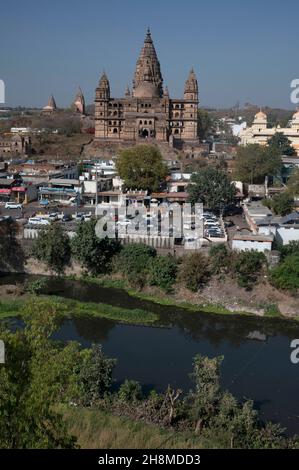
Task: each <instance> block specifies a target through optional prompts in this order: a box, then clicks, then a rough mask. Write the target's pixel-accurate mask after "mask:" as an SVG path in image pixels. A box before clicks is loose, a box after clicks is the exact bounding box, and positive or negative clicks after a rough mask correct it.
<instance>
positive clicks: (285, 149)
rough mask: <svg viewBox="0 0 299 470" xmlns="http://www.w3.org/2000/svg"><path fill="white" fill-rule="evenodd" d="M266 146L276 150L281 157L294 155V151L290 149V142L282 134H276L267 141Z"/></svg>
mask: <svg viewBox="0 0 299 470" xmlns="http://www.w3.org/2000/svg"><path fill="white" fill-rule="evenodd" d="M268 145H269V147H272V148H274V149H276V150H278V151H279V153H280V154H281V155H288V156H293V155H296V151H295V149H294V148H293V147H292V144H291V141H290V140H289V139H288V138H287V136H286V135H284V134H283V133H282V132H276V133H275V134H274V135H273V136H272V137H271V138H270V139H268Z"/></svg>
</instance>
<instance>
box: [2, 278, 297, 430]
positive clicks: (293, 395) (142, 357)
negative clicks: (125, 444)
mask: <svg viewBox="0 0 299 470" xmlns="http://www.w3.org/2000/svg"><path fill="white" fill-rule="evenodd" d="M23 280H24V277H23V276H13V278H12V277H11V276H5V277H2V278H0V283H12V282H16V281H18V282H23ZM47 289H48V292H47V293H48V294H55V295H61V296H64V297H68V298H74V299H78V300H82V301H85V302H88V301H92V302H103V303H109V304H111V305H116V306H121V307H125V308H142V309H143V310H148V311H152V312H155V313H157V314H158V315H159V321H158V322H157V323H156V324H155V325H154V326H150V327H149V326H135V325H125V324H119V323H117V322H113V321H110V320H105V319H96V318H80V319H79V318H76V319H72V320H68V321H65V322H64V323H63V324H62V326H61V327H60V329H59V330H58V331H57V332H56V334H55V338H57V339H59V340H63V341H69V340H76V341H79V342H80V343H81V344H82V346H89V345H90V344H92V343H101V344H102V345H103V348H104V352H105V354H106V355H108V356H110V357H114V358H116V359H117V361H118V362H117V367H116V369H115V373H114V376H115V380H116V382H120V381H123V380H124V379H126V378H130V379H135V380H138V381H139V382H140V383H141V384H142V385H143V387H144V390H149V389H151V388H153V387H155V388H156V389H158V390H163V389H165V388H166V386H167V385H168V384H171V385H172V386H174V387H180V388H183V389H184V390H188V389H189V388H190V386H191V382H190V379H189V373H190V372H191V369H192V358H193V357H194V356H195V355H196V354H198V353H200V354H204V355H207V356H210V357H213V356H219V355H223V356H224V361H223V365H222V385H223V387H225V388H227V389H229V390H230V391H231V392H232V393H233V394H235V395H236V396H237V397H238V398H240V399H241V398H243V397H246V398H250V399H253V400H254V401H255V406H256V408H258V409H259V410H260V412H261V415H262V418H263V419H271V420H273V421H277V422H280V423H282V424H283V425H284V426H285V427H286V428H287V429H288V432H289V433H290V434H292V433H295V432H296V433H299V400H298V397H299V364H298V365H294V364H292V363H291V361H290V354H291V348H290V343H291V341H292V340H293V339H295V338H299V324H298V323H296V322H292V321H287V320H280V319H270V318H257V317H242V316H233V317H232V316H224V315H213V314H205V313H201V312H190V311H186V310H184V309H182V308H177V307H170V306H161V305H157V304H154V303H152V302H149V301H143V300H140V299H135V298H133V297H131V296H129V295H128V294H127V293H126V292H124V291H122V290H119V289H111V288H103V287H99V286H97V285H92V284H86V283H83V282H78V281H61V280H59V281H58V280H56V279H51V280H50V281H49V284H48V288H47Z"/></svg>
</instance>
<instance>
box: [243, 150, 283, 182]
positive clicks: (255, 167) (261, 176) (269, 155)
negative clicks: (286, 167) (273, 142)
mask: <svg viewBox="0 0 299 470" xmlns="http://www.w3.org/2000/svg"><path fill="white" fill-rule="evenodd" d="M281 164H282V161H281V154H280V152H279V151H278V150H277V149H276V148H275V147H266V146H261V145H258V144H249V145H246V146H245V147H244V146H240V147H238V150H237V156H236V163H235V179H239V180H241V181H243V183H249V184H259V183H263V182H264V181H265V177H266V176H271V175H275V174H276V173H277V172H278V171H279V170H280V169H281Z"/></svg>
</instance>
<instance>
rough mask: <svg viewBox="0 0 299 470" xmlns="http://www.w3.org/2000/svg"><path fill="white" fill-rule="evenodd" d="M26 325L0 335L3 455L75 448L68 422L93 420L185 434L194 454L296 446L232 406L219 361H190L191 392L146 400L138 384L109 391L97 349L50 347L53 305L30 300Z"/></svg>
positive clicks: (109, 375)
mask: <svg viewBox="0 0 299 470" xmlns="http://www.w3.org/2000/svg"><path fill="white" fill-rule="evenodd" d="M24 320H25V328H24V329H22V330H17V331H10V330H6V329H4V328H3V327H2V331H1V338H3V339H4V341H5V345H6V358H7V360H6V364H5V366H4V365H1V366H0V446H1V447H2V448H72V447H76V446H78V443H77V442H76V439H75V437H74V436H72V435H70V432H69V428H68V426H69V427H70V428H71V429H73V428H74V422H73V423H72V425H70V420H71V418H72V416H76V415H77V419H78V420H79V421H80V420H81V421H82V420H83V419H84V420H85V421H86V416H88V415H89V418H88V419H89V420H90V422H92V421H93V414H94V413H95V415H94V416H95V417H97V416H99V414H100V413H102V416H103V413H106V414H109V415H110V416H111V415H116V416H120V417H122V418H121V419H122V420H123V419H125V418H126V419H129V420H131V423H132V422H133V421H136V422H138V421H140V422H142V423H143V424H142V425H143V426H144V425H146V424H148V425H152V426H156V427H157V433H158V434H161V432H162V433H163V431H162V430H165V432H167V433H168V436H169V437H171V436H172V435H173V434H172V433H173V432H179V436H180V437H181V439H182V441H184V439H185V438H186V437H185V436H187V434H186V433H188V436H189V437H188V440H189V442H190V439H193V442H194V440H195V439H196V442H197V446H198V447H201V446H205V445H207V443H209V445H210V446H211V447H228V448H240V447H241V448H277V447H279V448H295V447H297V446H298V439H297V438H292V439H287V438H286V437H285V436H284V433H283V429H282V428H281V427H280V426H279V425H276V424H272V423H265V424H264V423H262V422H261V421H260V420H259V418H258V413H257V412H256V411H255V410H254V408H253V403H252V402H251V401H243V402H238V401H237V400H236V399H235V398H234V396H233V395H232V394H231V393H229V392H228V391H224V390H222V389H221V387H220V366H221V362H222V359H223V358H222V357H218V358H212V359H209V358H207V357H203V356H200V355H197V356H196V357H195V358H194V362H193V371H192V374H191V378H192V381H193V387H192V389H191V390H190V392H189V393H187V394H184V393H183V392H182V390H178V389H173V388H172V387H171V386H168V387H167V389H166V390H165V392H163V393H157V392H156V391H155V390H152V391H151V392H150V393H148V394H146V395H145V394H144V393H143V390H142V388H141V386H140V385H139V384H138V383H137V382H136V381H132V380H130V381H129V380H126V381H125V382H124V383H122V384H121V385H120V386H119V388H115V387H114V386H113V382H114V381H113V369H114V367H115V365H116V361H115V360H114V359H111V358H108V357H106V356H105V354H104V352H103V350H102V348H101V346H100V345H94V346H92V347H91V348H90V349H82V348H81V347H80V345H79V344H78V343H76V342H70V343H68V344H62V343H60V342H55V341H53V340H51V339H50V337H51V335H52V334H53V332H54V331H55V329H56V328H57V326H58V325H59V321H60V312H59V309H57V308H55V307H53V305H52V304H51V303H47V302H46V301H38V300H36V299H35V300H32V301H31V302H30V303H29V304H28V305H27V307H26V311H25V314H24ZM64 417H66V418H64ZM111 419H112V418H111ZM115 421H116V420H115ZM118 422H120V423H124V421H121V420H119V421H118ZM127 422H128V421H127ZM132 426H133V424H132V425H131V427H132ZM77 434H78V428H77ZM79 434H80V432H79Z"/></svg>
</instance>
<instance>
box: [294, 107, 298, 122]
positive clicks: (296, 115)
mask: <svg viewBox="0 0 299 470" xmlns="http://www.w3.org/2000/svg"><path fill="white" fill-rule="evenodd" d="M293 121H299V108H298V109H297V111H296V112H295V114H294V115H293Z"/></svg>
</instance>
